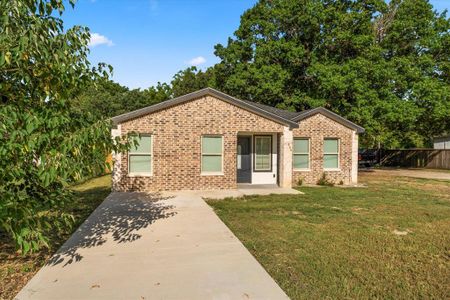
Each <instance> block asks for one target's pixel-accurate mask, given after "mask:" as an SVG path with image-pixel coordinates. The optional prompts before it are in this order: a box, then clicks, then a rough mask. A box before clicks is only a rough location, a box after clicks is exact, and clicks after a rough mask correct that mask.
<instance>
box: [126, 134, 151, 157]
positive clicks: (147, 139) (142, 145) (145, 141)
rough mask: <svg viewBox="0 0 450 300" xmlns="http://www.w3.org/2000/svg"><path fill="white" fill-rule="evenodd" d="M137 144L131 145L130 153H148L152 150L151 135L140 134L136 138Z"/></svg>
mask: <svg viewBox="0 0 450 300" xmlns="http://www.w3.org/2000/svg"><path fill="white" fill-rule="evenodd" d="M138 141H139V146H137V147H134V146H133V147H131V150H130V153H150V152H152V137H151V136H141V138H138Z"/></svg>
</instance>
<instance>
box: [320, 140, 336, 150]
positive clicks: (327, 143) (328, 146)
mask: <svg viewBox="0 0 450 300" xmlns="http://www.w3.org/2000/svg"><path fill="white" fill-rule="evenodd" d="M323 153H338V140H337V139H325V140H324V141H323Z"/></svg>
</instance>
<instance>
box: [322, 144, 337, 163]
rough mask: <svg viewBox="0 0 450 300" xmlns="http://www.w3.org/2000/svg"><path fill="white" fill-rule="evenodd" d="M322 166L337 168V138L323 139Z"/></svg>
mask: <svg viewBox="0 0 450 300" xmlns="http://www.w3.org/2000/svg"><path fill="white" fill-rule="evenodd" d="M323 168H324V169H339V140H338V139H325V140H324V141H323Z"/></svg>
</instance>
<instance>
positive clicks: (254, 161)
mask: <svg viewBox="0 0 450 300" xmlns="http://www.w3.org/2000/svg"><path fill="white" fill-rule="evenodd" d="M258 138H263V139H269V141H270V154H269V157H270V164H269V168H265V169H257V168H256V156H257V154H256V139H258ZM253 139H254V141H253V143H254V145H253V147H254V149H253V156H254V158H253V171H252V172H273V157H272V156H273V136H272V135H261V134H260V135H254V136H253Z"/></svg>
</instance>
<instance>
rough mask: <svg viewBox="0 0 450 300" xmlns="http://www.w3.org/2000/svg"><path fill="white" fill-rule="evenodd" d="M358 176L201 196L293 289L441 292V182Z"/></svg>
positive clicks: (336, 293) (445, 275)
mask: <svg viewBox="0 0 450 300" xmlns="http://www.w3.org/2000/svg"><path fill="white" fill-rule="evenodd" d="M360 180H361V182H362V183H365V184H367V188H364V189H361V188H347V189H340V188H336V187H334V188H330V187H325V188H320V189H317V188H310V187H302V188H300V190H301V191H302V192H304V193H305V194H304V195H270V196H259V197H258V196H253V197H245V198H243V199H234V200H224V201H216V202H211V203H210V205H211V206H212V207H213V208H214V209H215V211H216V212H217V214H218V215H219V217H220V218H221V219H222V220H223V221H224V222H225V223H226V224H227V225H228V226H229V227H230V229H231V230H232V231H233V232H234V233H235V234H236V236H237V237H238V238H239V239H240V240H241V241H242V242H243V243H244V245H245V246H246V247H247V248H248V249H249V251H250V252H251V253H252V254H253V255H254V256H255V257H256V258H257V259H258V261H259V262H260V263H261V264H262V265H263V266H264V267H265V268H266V270H267V271H268V272H269V273H270V274H271V276H272V277H273V278H274V279H275V280H276V281H277V282H278V284H279V285H280V286H281V287H282V288H283V289H284V290H285V291H286V293H287V294H288V296H289V297H291V298H292V299H324V298H325V299H327V298H330V299H368V298H390V299H411V298H413V299H416V298H425V299H444V298H447V297H448V295H449V294H450V247H449V245H450V235H449V234H448V232H450V202H449V201H448V200H449V198H448V194H450V190H449V188H450V184H449V183H448V182H444V181H438V180H429V179H416V178H408V177H397V176H388V175H386V174H382V175H381V174H377V173H376V172H374V173H361V176H360ZM293 212H295V214H294V213H293Z"/></svg>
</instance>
